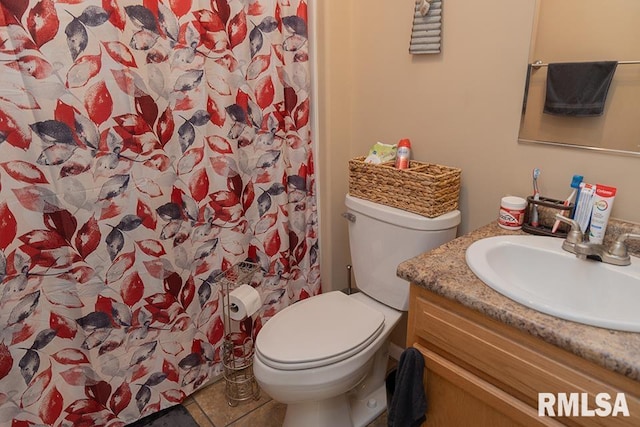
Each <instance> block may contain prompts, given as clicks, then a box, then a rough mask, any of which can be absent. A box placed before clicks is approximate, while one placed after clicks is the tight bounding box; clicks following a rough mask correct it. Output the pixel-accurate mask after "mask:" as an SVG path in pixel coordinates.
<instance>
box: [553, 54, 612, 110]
mask: <svg viewBox="0 0 640 427" xmlns="http://www.w3.org/2000/svg"><path fill="white" fill-rule="evenodd" d="M617 65H618V63H617V62H616V61H601V62H565V63H558V64H549V66H548V70H547V96H546V99H545V103H544V112H545V113H547V114H556V115H562V116H575V117H593V116H601V115H602V113H603V112H604V103H605V101H606V99H607V92H609V86H610V85H611V80H612V79H613V74H614V73H615V71H616V66H617Z"/></svg>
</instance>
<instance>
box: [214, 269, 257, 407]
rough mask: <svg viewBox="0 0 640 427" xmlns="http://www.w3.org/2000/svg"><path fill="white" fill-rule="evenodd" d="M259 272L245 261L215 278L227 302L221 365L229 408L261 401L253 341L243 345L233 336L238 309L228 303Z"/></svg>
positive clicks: (247, 341)
mask: <svg viewBox="0 0 640 427" xmlns="http://www.w3.org/2000/svg"><path fill="white" fill-rule="evenodd" d="M257 270H258V265H257V264H254V263H251V262H245V261H243V262H239V263H237V264H234V265H233V266H232V267H231V268H228V269H227V270H225V271H223V272H221V273H220V274H218V275H217V276H216V277H215V278H214V283H218V284H219V285H220V286H221V290H222V294H223V299H224V305H223V315H224V319H223V320H224V321H223V324H224V340H223V343H222V365H223V374H224V380H225V395H226V397H227V403H228V404H229V406H237V405H238V404H239V403H240V402H244V401H247V400H251V399H253V400H258V399H259V398H260V387H259V386H258V383H257V382H256V379H255V376H254V374H253V352H254V346H253V338H252V337H246V338H245V339H243V340H242V342H238V339H237V337H236V336H234V334H235V332H234V330H233V328H232V326H233V323H232V322H237V321H236V320H233V319H232V317H231V313H237V312H238V310H239V308H238V306H237V305H236V304H232V303H231V302H230V300H229V294H230V293H231V291H233V290H234V289H235V288H236V287H238V286H240V285H241V284H248V283H251V280H252V278H253V275H254V273H255V272H256V271H257ZM236 335H237V334H236ZM234 338H236V339H234Z"/></svg>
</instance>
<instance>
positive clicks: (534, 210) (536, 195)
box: [531, 168, 540, 227]
mask: <svg viewBox="0 0 640 427" xmlns="http://www.w3.org/2000/svg"><path fill="white" fill-rule="evenodd" d="M538 177H540V169H538V168H535V169H534V170H533V200H535V201H537V200H540V191H538ZM539 225H540V223H538V205H537V204H535V203H533V204H532V206H531V226H533V227H538V226H539Z"/></svg>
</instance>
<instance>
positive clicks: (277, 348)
mask: <svg viewBox="0 0 640 427" xmlns="http://www.w3.org/2000/svg"><path fill="white" fill-rule="evenodd" d="M384 320H385V318H384V315H383V314H382V313H381V312H380V311H378V310H376V309H374V308H372V307H369V306H368V305H366V304H364V303H363V302H361V301H358V300H357V299H355V298H351V297H349V296H347V295H345V294H344V293H342V292H339V291H334V292H328V293H326V294H321V295H318V296H314V297H311V298H308V299H306V300H302V301H300V302H298V303H296V304H293V305H291V306H289V307H287V308H285V309H284V310H282V311H281V312H280V313H278V314H277V315H276V316H274V317H273V318H271V319H270V320H269V321H268V322H267V323H266V324H265V326H264V327H263V328H262V329H261V330H260V332H259V333H258V337H257V339H256V347H255V349H256V354H257V356H258V357H260V359H261V360H262V361H263V362H264V363H265V364H266V365H268V366H271V367H272V368H276V369H282V370H300V369H311V368H317V367H321V366H326V365H329V364H333V363H337V362H339V361H341V360H344V359H346V358H348V357H350V356H352V355H354V354H356V353H358V352H359V351H361V350H362V349H363V348H365V347H366V346H368V345H369V344H370V343H371V342H372V341H373V340H375V339H376V337H377V336H378V335H379V334H380V332H381V331H382V329H383V327H384Z"/></svg>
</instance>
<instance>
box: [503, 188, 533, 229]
mask: <svg viewBox="0 0 640 427" xmlns="http://www.w3.org/2000/svg"><path fill="white" fill-rule="evenodd" d="M526 209H527V201H526V200H525V199H523V198H522V197H516V196H505V197H503V198H502V200H500V214H499V215H498V225H499V226H500V227H502V228H505V229H507V230H519V229H521V228H522V223H523V222H524V213H525V210H526Z"/></svg>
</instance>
